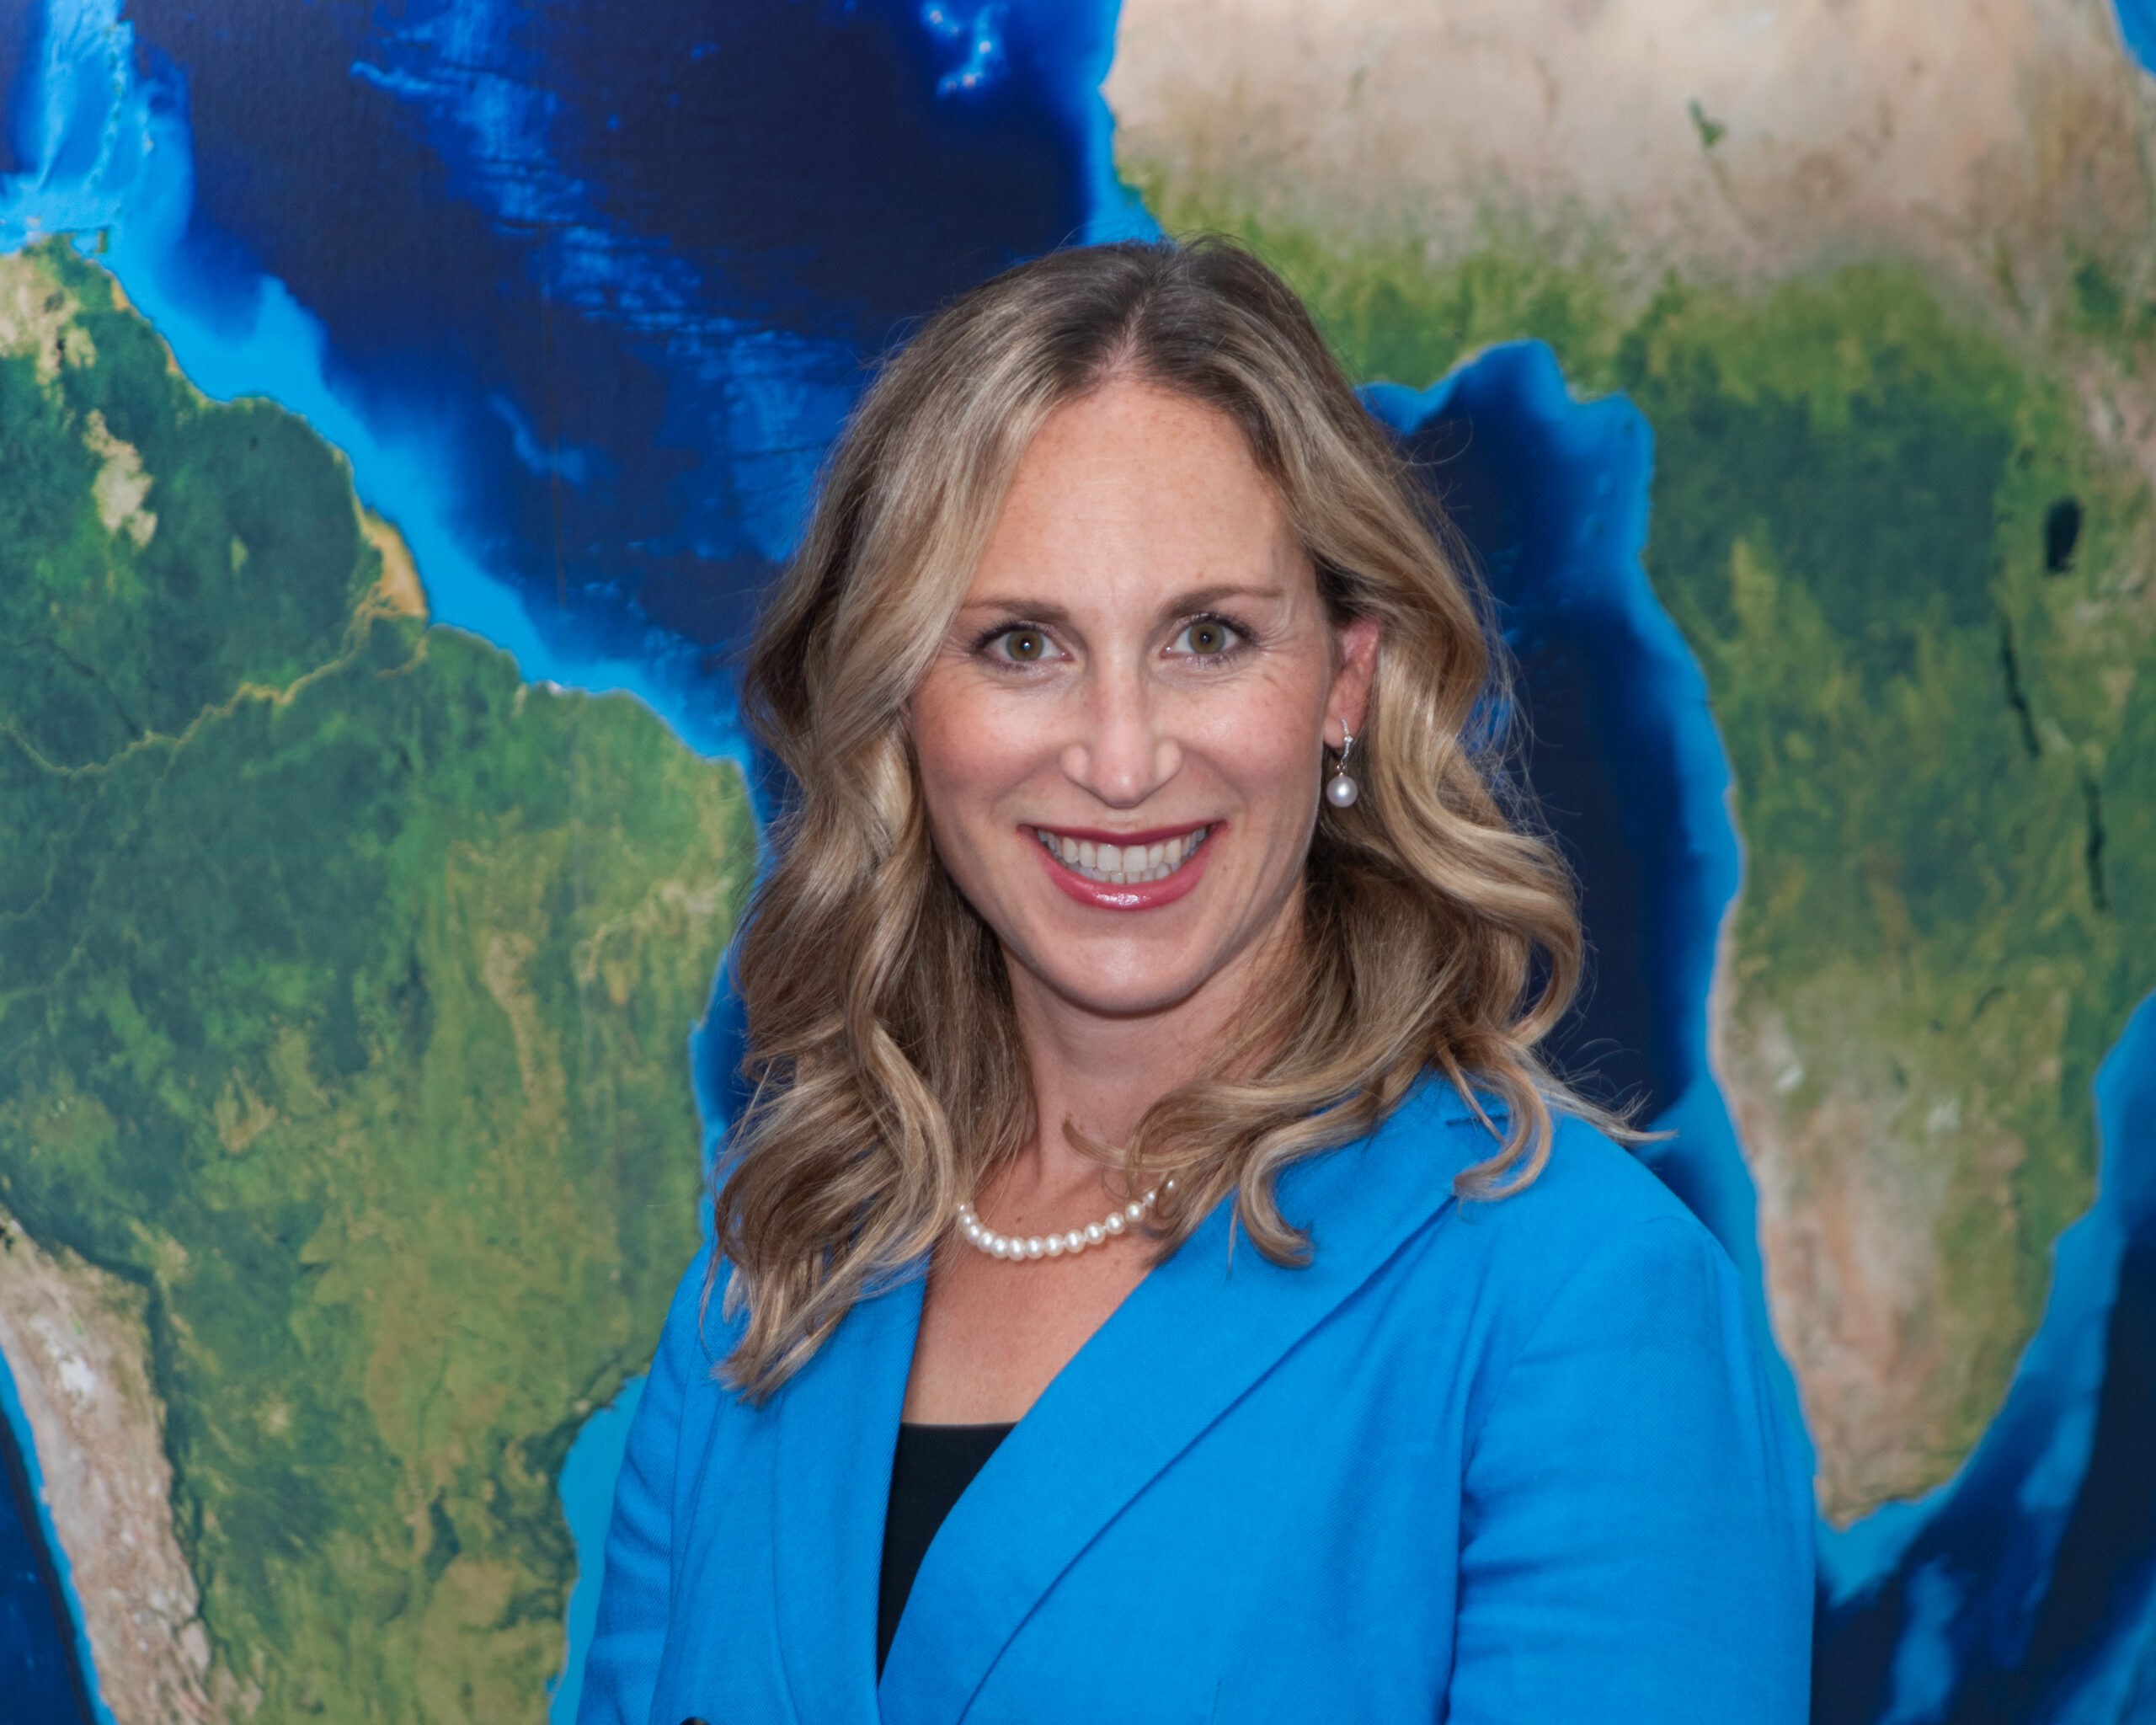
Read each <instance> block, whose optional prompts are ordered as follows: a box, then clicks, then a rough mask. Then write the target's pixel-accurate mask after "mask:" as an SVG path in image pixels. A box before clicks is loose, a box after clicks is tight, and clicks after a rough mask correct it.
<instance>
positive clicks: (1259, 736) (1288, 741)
mask: <svg viewBox="0 0 2156 1725" xmlns="http://www.w3.org/2000/svg"><path fill="white" fill-rule="evenodd" d="M1323 716H1324V708H1323V705H1322V703H1321V702H1320V701H1315V700H1313V699H1311V698H1310V696H1309V694H1308V692H1307V691H1305V690H1303V689H1300V688H1294V687H1291V688H1276V689H1267V690H1266V691H1264V692H1262V696H1261V697H1258V698H1254V699H1252V700H1251V701H1248V702H1239V703H1236V704H1235V708H1234V709H1233V710H1225V709H1224V710H1223V711H1221V712H1219V713H1217V714H1216V715H1214V716H1213V718H1214V722H1212V723H1209V724H1207V726H1206V727H1205V731H1206V738H1205V752H1206V754H1207V756H1209V759H1210V761H1211V762H1212V765H1213V769H1214V772H1217V773H1219V775H1220V777H1222V779H1223V780H1225V782H1228V783H1230V784H1232V785H1234V786H1235V788H1236V790H1237V792H1238V793H1239V800H1241V802H1243V803H1244V804H1246V807H1247V809H1249V811H1250V813H1251V814H1252V815H1254V816H1256V817H1257V818H1258V819H1260V820H1265V821H1268V822H1271V823H1273V824H1276V825H1280V826H1283V827H1284V826H1293V825H1296V824H1297V823H1298V822H1299V821H1300V820H1302V819H1303V817H1304V816H1305V814H1309V813H1310V811H1311V810H1313V809H1315V807H1316V804H1317V795H1318V784H1319V766H1320V753H1319V749H1318V727H1319V725H1320V724H1321V721H1322V719H1323Z"/></svg>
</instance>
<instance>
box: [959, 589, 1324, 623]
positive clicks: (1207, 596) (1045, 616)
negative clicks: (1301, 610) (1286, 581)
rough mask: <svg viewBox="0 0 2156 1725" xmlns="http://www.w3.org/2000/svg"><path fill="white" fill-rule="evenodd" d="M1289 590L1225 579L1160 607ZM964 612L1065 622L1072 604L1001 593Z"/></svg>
mask: <svg viewBox="0 0 2156 1725" xmlns="http://www.w3.org/2000/svg"><path fill="white" fill-rule="evenodd" d="M1285 592H1286V590H1285V589H1284V588H1281V587H1278V586H1262V587H1255V586H1251V585H1247V584H1246V583H1242V582H1236V581H1224V582H1219V583H1216V584H1215V585H1212V586H1209V587H1193V588H1191V589H1190V590H1187V592H1182V593H1177V594H1174V595H1171V596H1170V597H1169V599H1168V600H1167V601H1166V602H1165V603H1164V604H1162V605H1161V606H1160V607H1159V611H1158V615H1160V616H1161V617H1187V616H1188V615H1189V614H1190V613H1191V612H1193V611H1204V610H1207V609H1208V608H1209V607H1210V606H1215V605H1219V604H1220V603H1221V602H1223V601H1226V600H1230V599H1279V598H1282V597H1284V596H1285ZM958 609H959V611H960V612H961V614H963V613H965V612H969V611H971V612H979V611H1002V612H1005V613H1006V614H1007V615H1009V616H1011V617H1023V618H1025V619H1026V620H1027V622H1039V623H1049V624H1063V623H1068V622H1070V607H1069V606H1063V605H1055V604H1051V603H1049V602H1048V601H1040V600H1031V599H1027V598H1023V597H1011V598H1005V597H1002V596H1000V595H995V596H991V597H989V598H986V599H976V600H969V601H967V602H966V603H965V604H963V605H962V606H959V607H958Z"/></svg>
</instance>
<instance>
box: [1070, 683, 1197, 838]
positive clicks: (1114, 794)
mask: <svg viewBox="0 0 2156 1725" xmlns="http://www.w3.org/2000/svg"><path fill="white" fill-rule="evenodd" d="M1161 704H1162V703H1161V702H1159V701H1158V700H1157V699H1156V698H1155V692H1154V691H1153V690H1152V688H1151V687H1150V685H1149V682H1148V680H1147V679H1146V678H1145V676H1143V675H1132V674H1129V673H1127V672H1126V673H1123V674H1116V673H1113V672H1105V671H1104V672H1101V673H1097V674H1096V675H1095V676H1089V677H1088V678H1086V684H1085V687H1084V690H1083V692H1082V693H1081V697H1080V700H1079V702H1078V713H1077V720H1078V723H1077V729H1076V734H1075V735H1074V736H1073V737H1072V738H1071V740H1070V741H1069V742H1068V743H1067V744H1065V745H1064V750H1063V761H1062V765H1063V772H1064V775H1065V777H1067V778H1069V779H1070V781H1071V782H1072V783H1074V784H1075V785H1078V786H1080V787H1081V788H1083V789H1085V790H1086V791H1087V792H1089V793H1091V794H1092V795H1093V796H1094V797H1096V798H1098V799H1099V800H1100V801H1101V802H1102V803H1104V804H1107V806H1108V807H1109V808H1111V809H1135V808H1137V807H1138V806H1139V804H1142V803H1144V802H1145V799H1146V798H1148V797H1150V796H1151V795H1152V794H1153V793H1155V791H1157V790H1159V789H1160V788H1161V786H1163V785H1165V784H1166V783H1167V782H1168V781H1169V780H1170V779H1171V778H1173V777H1175V776H1176V774H1177V772H1179V771H1180V770H1181V769H1182V745H1180V744H1179V743H1177V741H1176V740H1175V738H1174V737H1173V736H1171V735H1170V734H1168V733H1167V731H1166V728H1165V727H1164V726H1163V724H1161V718H1162V714H1161V711H1160V708H1161Z"/></svg>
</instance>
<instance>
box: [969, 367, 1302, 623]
mask: <svg viewBox="0 0 2156 1725" xmlns="http://www.w3.org/2000/svg"><path fill="white" fill-rule="evenodd" d="M1302 561H1303V559H1302V557H1301V552H1300V547H1299V543H1298V542H1297V540H1296V537H1295V535H1294V531H1293V529H1292V528H1291V526H1290V525H1289V521H1288V518H1287V515H1286V512H1285V510H1283V508H1282V507H1281V504H1280V500H1279V498H1278V494H1276V493H1275V491H1274V489H1273V485H1272V483H1271V482H1270V481H1269V480H1267V478H1266V477H1265V475H1264V474H1263V473H1262V472H1260V471H1259V469H1258V467H1257V462H1254V461H1253V460H1252V459H1251V454H1250V449H1249V446H1248V445H1247V444H1246V442H1245V441H1244V438H1243V435H1242V432H1241V429H1240V428H1238V427H1237V426H1236V425H1235V422H1234V421H1233V420H1231V419H1229V418H1228V417H1227V416H1226V415H1225V414H1222V413H1221V412H1219V410H1218V409H1214V408H1210V407H1208V406H1206V405H1204V404H1203V403H1199V402H1195V401H1193V400H1191V399H1190V398H1188V397H1187V396H1181V395H1176V394H1172V393H1169V392H1167V391H1165V390H1162V389H1159V388H1156V387H1152V386H1150V385H1147V384H1144V383H1139V382H1129V381H1118V382H1112V383H1109V384H1107V385H1105V386H1104V387H1102V388H1100V389H1098V390H1097V391H1095V392H1094V393H1091V394H1090V395H1087V396H1086V397H1083V398H1081V399H1079V400H1077V401H1074V402H1070V403H1065V405H1064V406H1062V407H1060V408H1059V409H1056V411H1055V412H1054V414H1050V415H1049V419H1047V421H1046V422H1045V423H1044V424H1043V425H1042V427H1041V430H1040V431H1039V433H1038V435H1036V436H1035V437H1034V439H1033V443H1032V445H1031V446H1029V447H1028V448H1027V451H1026V453H1025V456H1024V457H1023V458H1022V460H1021V461H1020V462H1019V464H1018V468H1017V473H1015V474H1014V475H1013V477H1012V479H1011V489H1010V490H1009V492H1008V494H1006V497H1005V499H1004V503H1003V508H1002V511H1001V515H999V516H998V518H997V521H996V524H995V528H994V530H993V531H992V532H991V533H990V539H989V543H988V547H987V550H986V552H985V554H984V556H983V558H982V559H981V563H980V567H979V573H978V574H977V575H976V576H975V579H974V593H973V594H972V595H969V597H985V596H991V595H990V590H993V589H995V588H997V587H1000V586H1001V585H1004V584H1006V582H1008V581H1009V580H1010V579H1012V578H1014V577H1017V578H1022V579H1024V581H1025V582H1026V583H1027V585H1038V583H1039V582H1040V581H1042V580H1043V579H1055V578H1058V577H1062V578H1066V579H1082V580H1087V581H1092V582H1098V581H1102V580H1105V579H1117V580H1118V585H1122V584H1123V583H1126V582H1128V581H1129V579H1133V578H1136V577H1147V578H1149V579H1148V581H1147V584H1148V585H1150V584H1151V583H1153V582H1158V583H1161V584H1169V585H1177V586H1181V585H1186V584H1187V583H1190V582H1193V581H1201V582H1202V581H1204V580H1209V579H1225V578H1230V577H1234V576H1241V577H1246V578H1247V577H1248V576H1250V575H1252V574H1259V573H1265V574H1276V575H1280V574H1288V573H1289V572H1290V571H1291V570H1293V569H1295V568H1296V567H1297V566H1299V565H1300V564H1301V563H1302Z"/></svg>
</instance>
